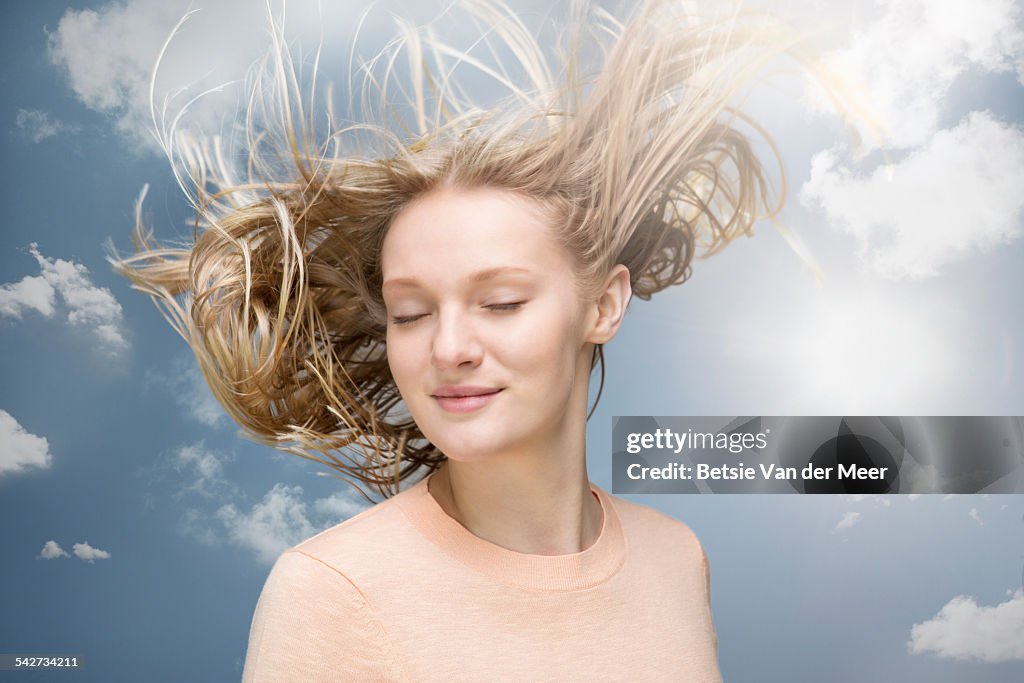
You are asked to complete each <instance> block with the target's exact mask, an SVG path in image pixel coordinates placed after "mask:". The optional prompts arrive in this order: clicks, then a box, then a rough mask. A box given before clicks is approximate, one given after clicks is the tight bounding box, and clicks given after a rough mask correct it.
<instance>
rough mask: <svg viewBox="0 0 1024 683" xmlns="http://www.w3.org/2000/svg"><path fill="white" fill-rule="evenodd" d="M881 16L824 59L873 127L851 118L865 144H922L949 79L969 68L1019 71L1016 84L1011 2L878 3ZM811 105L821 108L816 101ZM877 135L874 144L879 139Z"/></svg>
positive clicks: (1016, 10)
mask: <svg viewBox="0 0 1024 683" xmlns="http://www.w3.org/2000/svg"><path fill="white" fill-rule="evenodd" d="M877 4H878V7H879V9H880V11H881V15H880V16H878V17H877V18H876V19H875V20H874V21H871V22H870V23H868V24H867V25H866V26H865V27H864V28H863V29H860V30H857V31H855V32H854V33H853V35H852V36H851V41H850V45H849V46H847V47H844V48H842V49H839V50H835V51H832V52H830V53H828V54H826V55H825V58H824V60H825V62H826V64H827V65H828V66H829V67H830V69H831V70H832V71H833V72H834V73H835V74H836V76H837V78H838V79H839V80H840V81H841V82H843V83H845V84H847V85H848V86H849V88H850V90H851V92H852V94H853V96H854V97H855V98H856V100H857V103H858V104H860V105H862V106H864V107H865V108H866V109H867V110H868V111H869V112H870V113H871V114H872V116H870V117H868V118H871V119H873V120H874V126H870V125H867V122H866V121H859V122H858V123H859V124H861V126H862V129H861V130H862V133H863V137H864V142H865V144H866V145H867V146H868V147H873V146H878V145H879V143H884V145H885V146H886V147H888V148H896V149H905V148H909V147H916V146H918V145H921V144H924V143H925V142H926V141H927V140H928V139H929V138H930V137H931V136H932V135H933V134H934V133H935V132H936V130H938V128H939V120H940V115H941V113H942V107H943V105H944V102H945V99H946V97H947V95H948V93H949V90H950V87H951V86H952V85H953V83H954V81H955V80H956V79H957V78H958V77H959V76H961V75H962V74H965V73H969V72H970V70H972V69H976V70H980V71H984V72H990V73H1002V72H1013V71H1019V75H1018V78H1020V80H1021V82H1022V83H1024V70H1022V69H1021V65H1024V33H1022V31H1021V28H1020V21H1019V19H1020V14H1021V12H1020V6H1019V4H1018V3H1015V2H1014V0H975V1H974V2H970V3H965V2H961V1H960V0H882V1H881V2H878V3H877ZM810 102H811V104H812V106H813V107H814V108H817V109H824V108H825V101H824V99H823V98H821V97H820V96H818V97H812V98H811V100H810ZM879 138H881V139H879Z"/></svg>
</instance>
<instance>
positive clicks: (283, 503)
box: [217, 484, 316, 564]
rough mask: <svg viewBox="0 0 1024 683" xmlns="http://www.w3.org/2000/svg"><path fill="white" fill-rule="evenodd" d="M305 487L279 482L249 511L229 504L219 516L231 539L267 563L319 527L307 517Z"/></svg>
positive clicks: (218, 512) (220, 511)
mask: <svg viewBox="0 0 1024 683" xmlns="http://www.w3.org/2000/svg"><path fill="white" fill-rule="evenodd" d="M301 496H302V487H301V486H291V487H289V486H285V485H284V484H277V485H275V486H274V488H273V489H271V490H270V491H268V492H267V494H266V495H265V496H264V497H263V500H261V501H260V502H258V503H256V504H255V505H254V506H253V507H252V509H251V510H249V511H248V512H239V511H238V510H237V509H236V508H235V506H234V505H225V506H223V507H222V508H220V509H219V510H218V511H217V517H218V519H220V521H221V522H223V524H224V526H225V527H226V528H227V530H228V538H229V540H230V541H231V542H232V543H234V544H235V545H238V546H240V547H242V548H246V549H248V550H251V551H253V552H254V553H255V554H256V556H257V557H258V558H259V559H260V560H261V561H263V562H265V563H268V564H269V563H273V561H274V559H275V558H277V556H278V555H280V554H281V553H282V552H284V551H285V550H287V549H288V548H290V547H292V546H293V545H296V544H297V543H299V542H300V541H302V540H304V539H306V538H308V537H310V536H312V535H313V534H314V533H315V532H316V529H315V528H314V526H313V525H312V524H311V523H310V521H309V519H307V517H306V504H305V502H303V500H302V498H301Z"/></svg>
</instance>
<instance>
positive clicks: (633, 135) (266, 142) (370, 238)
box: [108, 0, 798, 498]
mask: <svg viewBox="0 0 1024 683" xmlns="http://www.w3.org/2000/svg"><path fill="white" fill-rule="evenodd" d="M458 4H459V5H460V6H461V7H462V8H463V9H464V10H466V11H468V12H469V13H470V15H471V16H472V17H474V18H475V19H476V20H477V21H479V22H481V23H482V24H483V26H484V27H486V32H485V35H484V39H485V40H486V41H488V42H486V43H484V44H490V46H491V48H492V49H491V52H490V55H491V57H492V58H493V59H492V62H493V63H489V62H487V61H486V60H484V59H483V58H482V57H477V56H474V54H473V53H472V51H471V50H466V51H459V50H456V49H455V48H453V47H452V46H451V45H449V44H447V43H445V42H443V41H441V40H439V39H438V38H436V37H435V35H434V32H433V31H432V30H431V29H430V28H429V27H427V28H405V29H404V30H403V31H402V32H400V35H399V37H398V38H396V39H395V40H394V41H392V42H391V43H390V44H389V45H388V46H387V47H386V48H385V49H384V51H383V52H381V53H380V54H379V55H378V56H377V57H376V58H375V59H374V60H372V61H371V62H369V63H367V64H365V65H363V67H362V70H361V71H362V74H363V86H362V90H361V93H362V98H361V100H360V101H361V110H362V111H361V117H360V118H361V119H362V120H363V121H365V123H362V124H360V125H357V126H350V127H346V128H342V129H338V128H336V127H335V123H334V115H333V111H332V110H331V109H330V107H328V112H327V113H328V119H329V120H328V123H327V124H326V125H327V131H326V133H325V134H324V135H323V137H322V139H321V140H320V141H318V139H317V137H316V131H315V130H314V129H315V127H316V126H315V122H316V115H315V111H314V110H313V107H312V101H313V100H312V96H311V97H310V105H309V107H308V108H307V107H305V106H304V103H303V97H302V93H303V92H305V91H306V90H305V89H304V88H303V87H301V86H300V81H301V78H300V75H299V74H298V73H297V72H296V68H295V66H294V64H293V62H292V60H291V58H290V56H289V53H288V50H287V48H286V46H285V43H284V39H283V35H282V29H281V28H280V27H278V26H276V25H273V26H272V27H273V29H274V30H273V31H272V34H273V38H274V39H273V42H272V45H273V49H272V50H271V51H270V53H269V54H268V57H267V58H266V59H265V60H264V62H263V63H262V65H261V68H260V70H259V71H258V72H256V78H254V79H253V80H252V83H251V88H250V90H249V105H248V110H247V113H248V116H247V119H246V124H247V137H246V142H247V145H246V149H245V150H244V151H245V158H246V161H247V170H246V178H245V180H244V182H238V181H236V180H234V176H233V174H232V171H231V170H230V169H229V168H228V165H227V164H226V163H225V161H224V154H223V152H222V150H221V144H220V140H219V138H214V139H213V140H212V141H210V140H207V139H194V138H190V137H188V136H186V135H184V134H183V133H178V132H176V131H175V129H174V127H173V126H172V127H171V128H170V129H169V130H168V129H162V130H160V131H159V134H158V137H160V139H161V141H162V144H163V146H164V149H165V151H166V152H167V153H168V156H169V158H170V160H171V163H172V168H174V169H175V173H176V175H177V176H178V180H179V183H180V184H181V186H182V188H183V189H184V190H185V192H186V194H187V195H188V196H189V198H190V200H191V202H192V204H193V206H194V208H195V210H196V216H197V218H196V230H195V237H194V244H191V245H181V246H179V247H165V246H161V245H159V244H157V243H156V242H154V241H153V239H152V233H151V231H150V230H148V229H147V228H146V227H145V226H144V223H143V219H142V210H141V206H142V201H143V198H144V196H145V191H143V193H142V195H141V196H140V198H139V201H138V203H137V205H136V226H135V232H134V240H135V247H136V250H137V252H138V253H137V254H135V255H133V256H130V257H127V258H120V257H118V256H117V255H116V254H115V255H114V256H112V257H108V260H109V261H110V262H111V263H112V264H113V265H114V268H115V270H116V271H117V272H118V273H121V274H123V275H124V276H126V277H128V278H129V279H130V280H131V282H132V283H133V287H134V288H135V289H138V290H141V291H143V292H145V293H147V294H149V295H150V296H151V297H152V298H153V300H154V302H155V303H156V304H157V306H158V307H159V308H160V309H161V312H162V313H163V314H164V316H165V317H166V318H167V320H168V322H170V323H171V324H172V325H173V326H174V328H175V329H176V330H177V332H178V333H179V334H180V335H181V336H182V337H183V338H184V339H185V340H186V341H187V342H188V344H189V345H190V347H191V348H192V350H193V351H194V352H195V356H196V358H197V360H198V363H199V367H200V368H201V370H202V372H203V374H204V376H205V377H206V380H207V381H208V383H209V385H210V388H211V389H212V391H213V394H214V395H215V396H216V398H217V399H218V400H219V401H220V403H221V404H222V405H223V406H224V408H225V409H226V411H227V412H228V414H229V415H230V416H231V417H232V418H233V419H234V420H236V421H237V422H238V423H239V424H240V425H241V427H242V428H243V430H244V433H245V434H246V435H247V436H249V438H253V439H254V440H256V441H259V442H261V443H266V444H269V445H271V446H274V447H276V448H279V449H281V450H284V451H287V452H290V453H294V454H297V455H300V456H302V457H304V458H308V459H310V460H313V461H316V462H319V463H322V464H324V465H327V466H328V467H330V468H332V469H334V470H336V471H337V473H338V474H340V475H341V476H340V477H339V478H342V479H343V480H345V481H347V482H348V483H350V484H351V485H353V486H354V487H355V488H357V489H358V490H360V491H361V492H362V493H363V494H364V495H366V496H367V497H368V498H369V495H368V494H367V493H366V491H374V492H377V493H379V494H380V495H382V496H388V495H393V494H394V493H396V492H397V491H398V490H399V489H400V484H401V482H402V481H403V480H405V479H406V478H408V477H410V476H413V475H414V474H415V473H417V471H419V470H423V469H425V470H426V471H427V472H429V471H431V470H433V469H435V468H437V467H438V466H439V465H440V464H441V463H442V462H443V460H444V459H445V456H444V454H443V453H441V452H440V451H439V450H438V449H437V448H436V447H435V446H434V445H433V444H432V443H430V442H429V441H427V440H426V439H425V438H424V436H423V434H422V433H421V432H420V430H419V428H418V427H417V426H416V424H415V422H414V421H413V420H412V418H411V416H410V415H409V414H408V413H407V411H406V410H405V407H404V404H403V403H402V402H401V396H400V395H399V392H398V390H397V388H396V386H395V383H394V381H393V379H392V377H391V374H390V371H389V368H388V362H387V355H386V348H385V329H386V325H385V323H386V317H385V311H384V305H383V302H382V298H381V292H380V285H381V264H380V253H381V247H382V242H383V239H384V236H385V234H386V233H387V230H388V226H389V225H390V224H391V222H392V220H393V219H394V218H395V216H396V215H397V214H398V213H399V212H400V211H402V209H403V208H404V207H406V206H407V205H408V204H409V203H410V201H412V200H413V199H415V198H416V197H419V196H421V195H423V194H424V193H426V192H429V191H430V190H431V189H433V188H436V187H439V186H441V185H452V186H460V187H473V186H494V187H499V188H505V189H508V190H512V191H515V192H518V193H521V194H523V195H525V196H527V197H530V198H533V199H535V200H537V201H538V202H539V204H540V206H542V207H544V209H545V210H546V211H547V214H548V216H550V218H551V225H552V227H553V229H554V231H555V235H556V237H557V239H558V240H559V241H560V242H561V243H562V244H563V245H564V246H565V247H566V249H567V250H568V253H570V254H572V255H573V257H574V258H575V259H576V266H577V272H576V274H577V280H578V282H579V284H580V291H581V293H583V295H585V296H593V295H594V294H595V293H596V291H597V289H596V287H597V286H598V285H599V284H600V283H601V281H602V278H603V277H604V276H606V275H607V273H608V272H609V270H610V269H611V268H612V267H613V266H614V265H615V264H619V263H621V264H624V265H625V266H626V267H627V268H628V269H629V272H630V281H631V284H632V287H633V292H634V294H635V295H636V296H638V297H640V298H641V299H649V298H650V297H651V296H652V295H653V294H655V293H656V292H659V291H661V290H663V289H665V288H666V287H669V286H671V285H675V284H679V283H681V282H683V281H685V280H686V279H687V278H688V277H689V275H690V272H691V261H692V259H693V258H694V257H695V256H699V257H702V256H706V255H710V254H713V253H715V252H717V251H718V250H720V249H721V248H722V247H723V246H724V245H726V244H727V243H728V242H729V241H730V240H732V239H733V238H734V237H736V236H738V235H741V234H746V233H749V231H750V230H751V226H752V225H753V223H754V222H755V221H756V220H758V219H760V218H763V217H765V216H769V215H772V214H773V213H775V212H776V211H778V209H779V207H780V206H781V202H782V199H783V196H784V194H785V185H784V182H783V183H782V187H781V188H780V190H779V191H778V192H776V193H775V195H776V201H774V202H773V201H772V199H771V196H772V190H771V188H770V185H769V183H768V182H767V176H768V174H767V172H766V170H765V167H764V166H763V165H762V163H761V162H760V161H759V159H758V157H757V155H756V154H755V152H754V151H753V148H752V143H751V141H750V137H749V136H750V134H751V133H754V134H757V135H758V136H760V137H761V138H763V139H764V140H765V141H766V142H767V143H768V145H769V146H770V149H772V150H773V152H774V151H775V148H774V145H772V143H771V140H770V138H769V137H768V136H767V135H766V134H764V132H763V131H761V129H760V128H759V127H758V126H757V125H756V124H755V123H754V122H753V121H751V120H750V119H749V118H748V117H746V116H744V115H743V114H742V113H741V112H740V111H738V110H737V109H736V108H735V106H733V105H731V104H730V103H731V102H733V101H735V98H736V97H737V95H739V94H742V89H743V87H744V86H745V85H746V84H748V83H749V82H750V81H751V79H752V77H753V75H754V74H755V73H756V72H757V71H758V70H759V69H760V68H762V66H763V65H764V64H765V63H766V62H767V61H768V60H770V59H773V58H775V57H777V56H779V55H780V54H782V53H789V54H793V53H794V51H795V47H796V46H797V44H798V43H797V42H796V41H794V40H793V39H792V38H791V37H790V36H791V35H792V34H791V33H790V32H787V31H786V30H784V29H783V28H780V26H779V23H778V22H773V21H772V20H771V18H770V17H765V16H764V15H760V14H749V13H735V14H732V15H729V16H727V17H725V18H718V19H715V18H707V17H702V16H700V15H697V14H695V13H692V12H688V11H686V8H687V7H688V6H689V5H690V4H691V3H686V2H682V1H681V0H648V1H646V2H644V3H643V4H642V6H641V7H639V9H638V10H637V11H636V13H635V14H634V15H633V16H632V18H631V19H630V20H629V21H628V22H626V23H624V24H622V23H619V22H618V21H616V20H615V19H614V18H613V17H612V16H611V15H609V14H608V13H605V12H603V11H601V10H598V9H594V8H591V7H589V6H588V5H587V4H586V3H585V2H579V3H574V4H573V8H572V11H571V12H570V14H571V16H570V17H569V23H568V26H569V27H570V28H569V29H567V31H566V32H565V33H564V37H563V39H562V42H561V44H560V46H559V47H560V50H559V53H560V54H561V55H562V57H561V58H560V61H559V62H558V65H557V66H558V67H559V69H560V70H559V71H558V72H557V74H556V72H555V71H554V70H553V69H552V66H551V65H550V64H549V61H548V58H547V57H546V56H545V54H544V51H543V50H542V48H541V47H540V45H539V44H538V40H537V39H536V38H535V37H533V36H532V35H531V33H530V31H529V30H528V29H527V28H526V27H525V26H524V25H523V24H522V23H521V21H520V20H519V18H518V17H517V16H516V15H515V14H514V13H513V12H512V11H511V10H510V9H509V8H507V7H506V6H505V5H503V4H501V3H500V2H497V1H492V0H464V1H463V2H460V3H458ZM493 38H497V41H496V42H497V45H498V47H499V48H500V49H495V48H494V43H493V42H490V41H492V39H493ZM594 48H596V50H595V49H594ZM165 49H166V45H165ZM588 50H589V52H592V53H594V54H596V55H597V56H598V57H600V58H601V60H603V63H602V64H600V65H599V68H597V69H596V70H594V71H592V72H588V71H587V68H586V65H585V64H584V63H583V62H584V60H583V57H582V55H583V54H584V53H585V52H587V51H588ZM402 52H405V54H406V57H407V64H408V69H407V71H404V70H403V69H400V68H399V66H397V65H398V64H400V62H399V61H398V60H399V57H400V55H401V53H402ZM502 54H504V55H505V58H506V59H507V58H508V56H509V55H511V56H512V58H514V60H515V62H517V66H518V71H519V72H521V73H522V75H523V79H522V80H523V83H521V84H518V85H517V84H516V82H515V79H514V78H513V77H512V76H510V75H509V73H508V72H507V70H506V69H505V67H504V64H503V63H502V59H501V55H502ZM317 55H318V57H317V59H318V60H319V52H318V53H317ZM161 57H162V53H161ZM431 63H432V64H433V67H432V68H431V66H430V64H431ZM467 66H468V67H472V68H474V69H475V70H476V72H475V73H478V74H479V73H483V74H485V75H487V76H489V77H490V78H491V79H492V81H493V82H495V83H497V84H498V85H500V86H502V87H503V88H505V89H506V90H507V97H505V98H504V99H502V100H501V101H500V102H498V103H497V104H495V105H494V106H492V107H491V108H489V109H484V108H481V107H478V106H476V105H474V104H473V102H472V100H471V99H470V98H469V97H467V96H466V86H465V85H460V83H459V82H458V80H457V79H456V78H455V75H454V74H455V72H456V70H457V68H465V67H467ZM382 68H383V73H381V71H382ZM399 73H402V74H403V78H402V79H400V78H399ZM315 76H316V74H315V67H314V77H313V82H314V83H315ZM400 80H401V81H402V82H400V83H399V82H398V81H400ZM396 83H397V86H396ZM396 87H397V89H398V90H399V93H400V94H401V95H402V97H400V98H396V97H395V96H394V95H393V93H394V92H395V89H396ZM309 92H310V93H312V89H310V91H309ZM349 94H350V97H349V102H350V105H351V103H352V102H354V101H355V100H356V98H355V97H353V96H352V92H351V88H350V92H349ZM154 119H156V117H154ZM158 127H159V126H158ZM321 127H323V124H321ZM775 156H776V158H777V156H778V155H777V153H776V154H775ZM780 172H781V169H780ZM179 297H180V298H181V299H182V300H181V301H179ZM595 351H596V352H597V353H595V365H596V361H597V360H599V359H601V357H600V346H598V347H596V349H595ZM602 360H603V359H602ZM602 370H603V366H602ZM602 383H603V375H602ZM335 476H338V475H335Z"/></svg>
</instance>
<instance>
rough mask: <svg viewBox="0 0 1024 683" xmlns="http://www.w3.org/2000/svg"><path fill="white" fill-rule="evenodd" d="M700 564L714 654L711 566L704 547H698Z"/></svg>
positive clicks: (715, 641) (716, 644)
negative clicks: (702, 570) (702, 572)
mask: <svg viewBox="0 0 1024 683" xmlns="http://www.w3.org/2000/svg"><path fill="white" fill-rule="evenodd" d="M700 556H701V564H702V565H703V567H704V601H705V603H704V604H705V605H706V606H707V623H708V628H710V629H711V638H712V640H713V641H714V643H715V654H716V655H717V654H718V633H717V632H716V630H715V620H714V617H713V616H712V612H711V567H710V565H709V564H708V554H707V552H705V551H704V547H703V546H701V549H700Z"/></svg>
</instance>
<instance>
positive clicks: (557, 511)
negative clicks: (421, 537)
mask: <svg viewBox="0 0 1024 683" xmlns="http://www.w3.org/2000/svg"><path fill="white" fill-rule="evenodd" d="M429 492H430V494H431V495H432V496H433V497H434V499H435V500H437V502H438V504H439V505H440V506H441V508H442V509H443V510H444V511H445V512H446V513H447V514H448V516H449V517H452V518H453V519H455V520H456V521H457V522H459V523H460V524H461V525H462V526H464V527H466V529H468V530H469V531H470V532H472V533H473V534H474V535H476V536H478V537H480V538H482V539H484V540H487V541H490V542H491V543H494V544H495V545H499V546H501V547H503V548H507V549H509V550H514V551H516V552H520V553H526V554H531V555H569V554H573V553H578V552H582V551H583V550H586V549H587V548H589V547H590V546H592V545H593V544H594V543H595V542H596V541H597V538H598V536H600V533H601V526H602V523H603V517H602V515H603V513H602V511H601V504H600V502H599V501H598V500H597V498H596V497H595V495H594V494H593V492H592V491H591V490H590V482H589V480H588V478H587V473H586V466H585V462H584V461H583V460H582V459H581V460H580V462H579V464H578V465H577V466H569V467H563V468H559V469H557V470H554V471H553V470H552V468H551V467H550V466H548V467H546V468H545V469H544V470H542V471H536V470H535V471H531V470H530V469H529V468H524V467H501V466H498V465H496V464H495V463H493V462H485V463H476V462H458V461H452V460H448V461H446V462H445V464H444V465H442V466H441V468H440V469H439V470H438V471H437V472H436V473H435V474H434V475H433V476H432V477H431V479H430V482H429Z"/></svg>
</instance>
